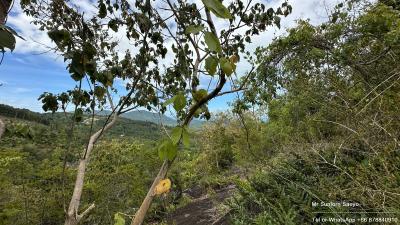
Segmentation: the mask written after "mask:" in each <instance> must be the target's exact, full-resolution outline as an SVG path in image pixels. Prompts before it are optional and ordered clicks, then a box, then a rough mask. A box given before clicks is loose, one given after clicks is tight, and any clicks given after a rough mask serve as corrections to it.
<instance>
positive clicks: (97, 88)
mask: <svg viewBox="0 0 400 225" xmlns="http://www.w3.org/2000/svg"><path fill="white" fill-rule="evenodd" d="M105 94H106V89H105V88H104V87H101V86H95V87H94V95H95V96H96V97H97V98H98V99H103V98H104V95H105Z"/></svg>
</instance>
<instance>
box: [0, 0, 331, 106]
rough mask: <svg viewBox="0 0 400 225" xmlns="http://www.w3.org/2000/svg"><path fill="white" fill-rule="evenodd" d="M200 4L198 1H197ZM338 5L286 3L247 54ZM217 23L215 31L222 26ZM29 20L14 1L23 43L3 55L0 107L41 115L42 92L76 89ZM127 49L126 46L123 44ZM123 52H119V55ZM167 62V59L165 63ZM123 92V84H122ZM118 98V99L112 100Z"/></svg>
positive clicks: (85, 6) (310, 0) (220, 102)
mask: <svg viewBox="0 0 400 225" xmlns="http://www.w3.org/2000/svg"><path fill="white" fill-rule="evenodd" d="M261 1H262V2H263V3H264V4H266V6H267V7H268V6H270V7H274V8H275V7H276V6H278V5H280V4H281V3H282V1H280V0H261ZM91 2H94V0H91V1H90V0H75V4H76V5H78V6H79V7H80V8H81V9H82V10H84V11H85V12H95V8H94V7H93V4H92V3H91ZM199 2H200V1H199ZM337 3H338V0H321V1H320V0H289V4H291V5H292V6H293V13H292V14H291V15H289V16H288V17H286V18H283V19H282V21H281V24H282V27H281V29H280V30H279V29H277V28H275V27H271V28H269V30H268V31H267V32H265V33H263V34H262V35H260V36H258V37H256V38H255V39H253V43H251V44H250V45H249V47H248V50H250V51H253V50H254V49H255V48H256V47H258V46H266V45H268V43H270V42H271V40H272V39H273V38H274V37H276V36H279V35H282V34H284V32H285V30H286V29H288V28H290V27H293V26H295V24H296V20H299V19H309V20H310V22H311V23H312V24H320V23H322V22H324V21H326V20H327V19H328V16H327V15H328V11H329V10H330V9H332V7H333V6H334V5H335V4H337ZM215 21H217V23H218V24H217V27H218V25H219V26H223V22H222V21H221V22H218V21H219V20H218V19H215ZM30 22H31V19H30V18H29V17H27V16H26V15H25V14H23V13H22V12H21V8H20V7H19V0H16V2H15V4H14V7H13V9H12V11H11V14H10V15H9V17H8V21H7V25H9V26H11V27H12V28H14V29H15V30H16V31H17V32H18V33H19V34H21V35H22V36H23V37H24V38H25V39H26V41H23V40H20V39H18V40H17V44H16V49H15V51H14V52H13V53H6V54H5V57H4V60H3V63H2V64H1V65H0V84H2V86H0V103H2V104H9V105H12V106H14V107H18V108H28V109H30V110H33V111H38V112H40V111H42V109H41V103H40V102H39V101H38V100H37V98H38V96H39V95H40V94H42V93H43V92H45V91H47V92H53V93H59V92H62V91H65V90H69V89H71V88H73V87H74V86H75V83H74V82H73V81H72V79H71V78H70V76H69V74H68V72H67V71H66V69H65V67H66V65H65V64H64V63H63V62H62V58H61V57H59V56H57V54H56V53H53V52H47V51H46V49H47V47H48V46H53V44H52V43H51V41H50V40H49V38H48V37H47V34H46V33H45V32H41V31H39V30H38V29H37V27H35V26H34V25H32V24H31V23H30ZM123 46H126V47H127V48H129V45H128V43H126V45H123ZM122 50H123V49H121V51H122ZM167 60H168V59H167ZM240 63H241V64H240V65H239V66H238V68H240V71H239V72H245V71H246V70H248V69H249V65H248V64H247V63H246V62H244V61H243V60H242V61H241V62H240ZM121 88H122V83H121ZM115 97H117V96H115ZM234 97H235V95H232V96H229V95H227V96H223V97H220V98H218V99H215V100H213V101H212V102H211V103H210V104H209V107H210V109H211V110H212V111H220V110H224V109H226V108H227V103H228V102H230V101H231V100H232V99H233V98H234Z"/></svg>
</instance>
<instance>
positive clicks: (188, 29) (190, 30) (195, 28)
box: [185, 25, 204, 34]
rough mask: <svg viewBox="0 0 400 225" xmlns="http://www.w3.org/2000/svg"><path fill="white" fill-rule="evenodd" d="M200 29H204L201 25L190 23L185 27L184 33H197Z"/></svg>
mask: <svg viewBox="0 0 400 225" xmlns="http://www.w3.org/2000/svg"><path fill="white" fill-rule="evenodd" d="M202 30H204V26H203V25H190V26H188V27H186V29H185V34H197V33H199V32H200V31H202Z"/></svg>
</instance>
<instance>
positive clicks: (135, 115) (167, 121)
mask: <svg viewBox="0 0 400 225" xmlns="http://www.w3.org/2000/svg"><path fill="white" fill-rule="evenodd" d="M110 113H111V111H109V110H103V111H99V112H96V114H97V115H103V116H105V115H109V114H110ZM121 117H123V118H127V119H130V120H137V121H146V122H151V123H155V124H159V123H160V119H161V121H162V123H163V124H164V125H166V126H176V125H177V122H176V119H174V118H171V117H169V116H166V115H159V114H158V113H153V112H149V111H146V110H136V111H131V112H127V113H124V114H122V115H121ZM203 123H204V121H202V120H197V119H194V120H193V121H192V123H191V124H190V125H191V126H192V127H199V126H201V125H202V124H203Z"/></svg>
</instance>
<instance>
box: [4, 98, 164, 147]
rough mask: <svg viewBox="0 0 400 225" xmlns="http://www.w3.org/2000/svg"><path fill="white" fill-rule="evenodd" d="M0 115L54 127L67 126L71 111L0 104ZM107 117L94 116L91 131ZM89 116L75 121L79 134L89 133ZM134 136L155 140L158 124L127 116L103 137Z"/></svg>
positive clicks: (158, 129)
mask: <svg viewBox="0 0 400 225" xmlns="http://www.w3.org/2000/svg"><path fill="white" fill-rule="evenodd" d="M0 116H3V117H5V118H8V121H14V120H16V119H17V120H18V121H30V122H34V123H41V124H44V125H48V126H52V127H55V128H56V129H62V128H63V127H64V128H68V124H70V120H71V117H72V114H71V113H68V114H67V117H65V114H64V113H60V112H56V113H54V114H52V113H37V112H32V111H30V110H28V109H19V108H14V107H12V106H9V105H4V104H0ZM106 119H107V117H106V116H102V115H99V116H96V117H95V118H94V123H93V125H94V126H93V128H92V132H93V131H96V130H98V129H100V128H101V127H102V126H103V125H104V123H105V121H106ZM90 124H91V117H90V116H85V117H84V118H83V120H82V122H79V123H77V125H76V129H77V131H76V132H78V133H80V134H87V135H88V134H89V132H90ZM123 136H127V137H136V138H142V139H149V140H156V139H158V138H160V136H161V133H160V127H159V125H157V124H155V123H153V122H151V121H145V120H133V119H129V118H119V120H118V121H117V123H116V124H115V126H114V127H113V128H112V129H111V130H110V131H108V132H107V133H106V134H105V137H106V138H107V137H123Z"/></svg>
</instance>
